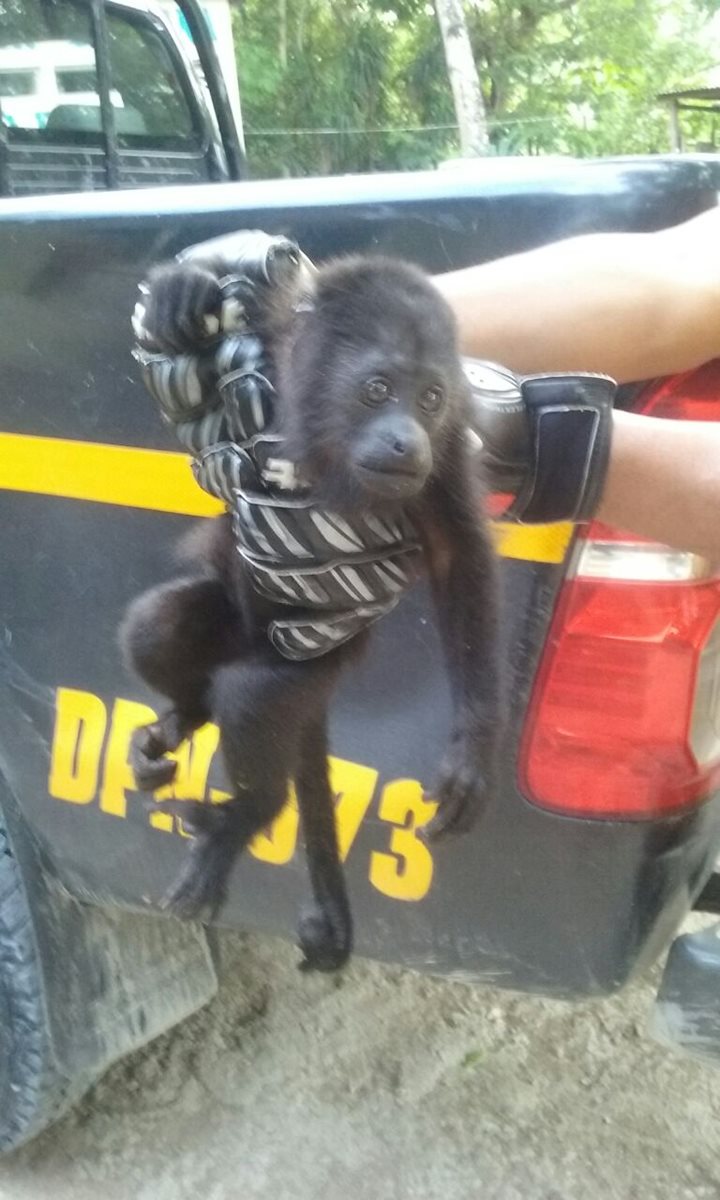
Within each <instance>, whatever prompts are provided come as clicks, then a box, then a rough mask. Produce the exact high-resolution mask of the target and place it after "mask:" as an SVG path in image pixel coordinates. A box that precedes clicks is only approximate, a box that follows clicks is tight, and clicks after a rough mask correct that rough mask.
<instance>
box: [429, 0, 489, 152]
mask: <svg viewBox="0 0 720 1200" xmlns="http://www.w3.org/2000/svg"><path fill="white" fill-rule="evenodd" d="M435 11H436V13H437V17H438V21H439V23H440V32H441V33H442V39H443V46H444V47H445V62H446V64H447V72H448V77H449V79H450V87H451V88H452V93H453V101H454V104H455V113H456V115H457V122H458V126H459V128H460V152H461V154H462V155H463V158H471V157H473V156H474V155H477V154H487V153H488V151H489V149H490V139H489V137H488V129H487V113H486V112H485V102H484V100H483V95H482V92H481V90H480V80H479V79H478V73H477V68H476V66H475V59H474V58H473V52H472V46H471V45H470V35H469V33H468V28H467V24H466V22H465V14H464V12H463V5H462V0H435Z"/></svg>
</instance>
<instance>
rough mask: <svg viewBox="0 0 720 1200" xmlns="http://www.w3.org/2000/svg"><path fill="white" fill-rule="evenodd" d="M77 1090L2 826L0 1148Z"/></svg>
mask: <svg viewBox="0 0 720 1200" xmlns="http://www.w3.org/2000/svg"><path fill="white" fill-rule="evenodd" d="M81 1091H82V1087H81V1086H80V1085H79V1081H78V1080H70V1079H68V1078H66V1077H64V1076H63V1075H62V1074H61V1072H60V1071H59V1070H58V1069H57V1065H56V1063H55V1059H54V1054H53V1049H52V1045H51V1041H50V1033H49V1028H48V1020H47V1012H46V1005H45V994H44V987H43V980H42V974H41V970H40V962H39V957H38V951H37V946H36V944H35V935H34V931H33V926H32V918H31V915H30V908H29V905H28V900H27V895H26V892H25V887H24V884H23V879H22V875H21V873H20V869H19V867H18V864H17V862H16V860H15V858H14V857H13V854H12V851H11V849H10V846H9V844H8V840H7V837H6V834H5V831H4V829H3V828H2V825H0V1153H7V1152H8V1151H10V1150H14V1149H15V1148H16V1147H17V1146H20V1145H21V1144H22V1143H23V1142H26V1141H28V1139H29V1138H31V1137H33V1136H34V1135H35V1134H37V1133H39V1132H40V1130H41V1129H43V1128H44V1127H45V1126H46V1125H48V1124H49V1123H50V1122H51V1121H52V1120H54V1119H55V1118H56V1117H58V1116H59V1115H60V1114H61V1113H62V1112H63V1111H64V1110H65V1109H66V1108H67V1107H68V1106H69V1105H70V1104H71V1103H72V1100H73V1099H74V1098H75V1097H76V1096H77V1095H78V1094H79V1093H80V1092H81Z"/></svg>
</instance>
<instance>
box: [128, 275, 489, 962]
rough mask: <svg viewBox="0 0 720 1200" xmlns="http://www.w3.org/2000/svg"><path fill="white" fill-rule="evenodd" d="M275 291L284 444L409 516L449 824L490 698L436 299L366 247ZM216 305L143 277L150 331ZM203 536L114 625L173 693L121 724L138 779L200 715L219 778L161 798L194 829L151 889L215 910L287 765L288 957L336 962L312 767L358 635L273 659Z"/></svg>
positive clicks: (369, 500) (327, 830) (471, 788)
mask: <svg viewBox="0 0 720 1200" xmlns="http://www.w3.org/2000/svg"><path fill="white" fill-rule="evenodd" d="M154 291H155V292H156V293H157V294H154ZM273 304H274V307H273V309H272V311H268V313H267V314H266V323H265V329H264V330H262V332H264V334H265V336H266V338H267V339H268V340H269V341H270V343H271V349H272V353H273V358H274V360H275V362H276V370H277V376H276V384H277V389H278V395H279V398H280V405H281V409H280V417H281V421H282V427H283V432H284V434H285V437H286V439H287V446H288V457H290V458H292V459H293V460H294V461H296V462H297V463H298V464H299V465H300V467H301V469H302V472H303V474H304V475H305V476H306V477H307V478H308V479H309V480H310V481H311V483H312V487H313V495H314V496H315V497H317V498H318V499H319V500H321V501H325V502H327V504H328V505H331V506H332V507H334V508H336V509H338V510H340V511H344V512H345V513H353V512H355V513H357V512H358V510H367V509H378V510H380V511H388V509H393V508H395V507H397V506H400V507H402V508H404V509H405V511H407V512H408V513H409V514H410V516H411V517H412V519H413V520H414V522H415V524H416V527H417V528H418V530H419V531H420V534H421V539H422V542H423V547H424V551H425V559H426V562H427V568H428V571H429V574H430V578H431V581H432V586H433V590H434V594H435V599H436V603H437V608H438V617H439V622H440V628H441V632H442V636H443V641H444V645H445V650H446V659H447V666H448V671H449V675H450V680H451V686H452V694H453V703H454V727H453V734H452V738H451V744H450V747H449V750H448V753H447V756H446V758H445V760H444V762H443V763H442V765H441V769H440V775H439V780H438V783H437V785H436V787H435V789H434V791H433V792H432V795H433V798H434V799H436V800H437V802H438V810H437V813H436V815H435V817H434V818H433V820H432V821H431V822H430V824H429V825H428V826H427V827H426V830H425V833H426V835H427V836H428V837H431V838H434V837H438V836H440V835H441V834H445V833H450V832H459V831H464V830H466V829H469V828H470V826H471V825H472V823H473V822H474V820H475V819H476V817H477V816H478V814H479V813H480V811H481V810H482V808H483V805H484V803H485V801H486V799H487V797H488V794H489V793H490V792H491V790H492V784H493V772H494V763H495V741H496V731H497V728H498V723H499V720H500V708H499V699H498V668H497V638H496V597H495V567H494V555H493V552H492V550H491V546H490V542H489V537H488V533H487V530H486V526H485V522H484V519H483V517H482V513H481V507H480V505H481V496H480V494H479V490H478V487H477V480H476V479H474V478H473V474H472V473H471V469H470V464H469V460H468V451H467V448H466V428H467V424H468V414H467V407H466V406H467V397H466V385H465V382H464V378H463V374H462V369H461V364H460V360H459V356H458V351H457V347H456V338H455V329H454V321H453V318H452V314H451V313H450V310H449V309H448V307H447V305H446V304H445V302H444V301H443V300H442V298H441V297H440V296H439V294H438V293H437V292H436V290H435V289H434V288H433V287H432V285H431V283H430V282H429V281H428V280H427V278H426V277H425V276H424V275H423V274H422V273H421V272H419V271H417V270H416V269H415V268H413V267H410V266H408V265H406V264H403V263H398V262H393V261H391V260H387V259H375V258H357V259H350V260H345V261H341V262H339V263H336V264H334V265H331V266H329V267H327V268H325V269H323V270H321V271H320V272H319V274H318V277H317V281H316V287H315V292H314V303H313V306H312V308H311V309H310V310H309V311H300V312H295V306H294V300H293V298H292V297H289V296H288V295H287V294H285V295H281V296H280V299H279V300H278V299H277V297H275V299H274V302H273ZM216 307H217V290H216V284H215V281H214V278H213V276H212V275H211V274H210V273H208V272H205V271H203V270H201V269H199V268H198V267H197V266H192V267H191V266H189V265H186V266H180V267H172V268H167V269H164V270H161V271H160V272H159V273H157V274H156V276H155V277H154V282H153V281H151V289H150V296H149V298H148V304H147V309H146V311H147V317H146V324H147V327H148V328H149V329H150V330H151V332H152V334H153V336H154V338H155V340H156V342H157V344H158V345H160V346H162V347H164V348H167V349H172V350H174V349H177V348H186V349H187V348H188V346H189V344H190V342H191V341H192V337H193V336H194V331H195V330H196V329H197V328H198V325H199V323H200V322H201V318H202V314H203V313H204V312H207V311H213V310H214V309H215V308H216ZM378 381H381V382H380V385H378ZM385 388H386V389H387V397H385V396H384V391H385ZM199 554H200V557H201V559H202V562H203V566H204V572H205V573H204V574H203V575H202V576H200V575H198V576H196V577H193V578H185V579H181V580H178V581H176V582H173V583H170V584H165V585H163V586H162V587H160V588H156V589H154V590H153V591H151V592H149V593H147V594H146V595H145V596H142V597H140V599H139V600H137V601H135V603H134V604H133V605H132V606H131V608H130V610H129V612H128V615H127V618H126V621H125V624H124V628H123V633H122V641H123V645H124V647H125V651H126V654H127V657H128V659H129V661H130V663H131V664H132V666H133V667H134V668H135V669H136V670H137V671H138V672H139V674H140V675H142V677H143V678H144V679H145V680H146V681H147V682H148V683H149V684H150V685H151V686H152V687H154V688H156V689H157V690H158V691H160V692H162V693H163V694H164V695H165V696H167V697H168V698H169V699H170V700H171V702H172V706H173V707H172V708H171V709H170V710H169V711H168V712H166V713H165V714H164V715H163V716H161V717H160V718H159V720H158V721H157V722H156V723H155V724H153V725H152V726H149V727H147V728H146V729H142V730H139V731H138V733H137V735H136V738H135V742H134V748H133V765H134V768H135V773H136V778H137V781H138V786H139V787H142V788H147V789H154V788H155V787H157V786H159V785H160V784H162V783H166V782H168V780H169V779H170V778H172V772H173V767H174V764H173V763H172V761H170V762H168V760H165V759H163V754H164V753H165V752H166V751H168V750H172V749H174V748H176V746H177V745H178V744H179V742H180V740H181V739H182V738H183V737H185V736H187V735H188V734H189V733H190V731H191V730H192V729H194V728H196V727H197V726H198V725H199V724H201V723H202V722H203V721H205V720H207V719H208V717H212V718H213V719H214V720H216V721H217V722H218V724H219V726H220V730H221V739H222V748H223V753H224V757H225V761H226V765H227V769H228V774H229V777H230V779H231V781H232V784H233V788H234V795H233V798H232V799H231V800H230V801H229V802H227V803H226V804H224V805H221V806H218V807H213V808H210V806H206V805H195V806H193V805H189V804H188V803H187V802H177V804H176V809H177V811H178V812H180V813H181V814H182V815H183V816H184V817H185V818H187V819H189V822H190V825H191V826H192V825H193V823H194V826H195V832H196V837H195V840H194V842H193V845H192V848H191V851H190V855H189V858H188V862H187V865H186V867H185V870H184V871H183V873H182V876H181V877H180V878H179V880H178V881H177V882H176V884H175V885H174V887H173V888H172V890H171V892H170V893H169V894H168V896H167V897H166V903H167V905H168V906H169V907H171V908H172V909H173V910H174V911H176V912H179V913H181V914H182V915H197V914H198V913H199V912H201V911H202V910H203V909H206V908H209V909H210V910H211V911H212V912H215V911H217V909H218V908H219V906H220V905H221V904H222V902H223V899H224V897H225V893H226V889H227V883H228V877H229V874H230V870H231V868H232V865H233V863H234V861H235V859H236V858H237V855H238V854H239V853H240V851H241V850H242V849H243V848H244V847H245V846H246V845H247V842H248V841H249V840H250V838H252V836H253V835H254V834H255V833H256V832H257V831H258V830H260V829H262V828H263V827H265V826H266V825H267V824H268V823H269V822H270V821H272V819H273V818H274V817H275V816H276V815H277V813H278V812H279V811H280V809H281V807H282V805H283V803H284V801H285V798H286V794H287V786H288V780H289V779H291V778H294V780H295V784H296V789H297V793H298V801H299V806H300V812H301V817H302V823H303V829H304V834H305V839H306V846H307V854H308V861H309V869H310V879H311V885H312V890H313V897H314V903H313V907H312V909H311V910H310V911H308V912H307V913H305V914H304V915H303V916H302V917H301V922H300V928H299V934H300V944H301V947H302V949H303V952H304V956H305V957H304V963H303V965H305V966H307V967H315V968H318V969H322V970H327V969H333V968H335V967H338V966H340V965H342V963H343V962H344V961H345V960H346V958H347V956H348V954H349V953H350V950H351V944H352V924H351V915H350V907H349V903H348V898H347V894H346V890H345V883H344V878H343V873H342V868H341V866H340V862H339V857H338V851H337V840H336V834H335V825H334V809H333V797H332V795H331V793H330V787H329V783H328V777H327V761H326V760H327V744H326V743H327V732H326V727H327V709H328V705H329V702H330V699H331V695H332V691H333V688H334V686H335V684H336V682H337V679H338V676H339V674H340V671H341V669H342V667H343V666H344V665H345V662H346V661H347V660H348V659H350V658H351V657H352V656H353V654H354V653H357V651H358V649H360V648H361V646H360V644H361V643H364V641H365V638H364V636H361V637H359V638H357V639H355V641H354V642H352V643H350V645H349V646H347V647H341V648H340V649H338V650H335V651H333V652H332V653H330V654H327V655H325V656H324V657H322V658H320V659H315V660H313V661H308V662H302V663H295V662H290V661H286V660H284V659H282V658H281V657H280V656H279V655H278V654H277V652H276V651H275V650H274V649H273V648H272V647H271V645H270V643H269V641H268V638H267V635H266V628H267V623H268V620H269V619H270V618H271V617H272V615H273V609H272V607H271V605H269V603H268V602H267V601H263V600H262V599H261V598H260V597H259V596H258V595H256V594H255V592H254V591H253V590H252V588H251V587H250V586H249V584H248V581H247V579H246V578H245V577H244V574H243V570H242V560H241V559H240V558H239V556H238V555H236V554H235V553H234V552H233V542H232V532H231V528H230V524H229V521H228V520H227V518H219V519H218V520H217V521H214V522H211V523H210V526H209V533H208V534H207V535H206V540H205V542H204V544H202V545H201V544H200V543H199ZM274 611H275V612H276V611H277V610H276V609H275V610H274Z"/></svg>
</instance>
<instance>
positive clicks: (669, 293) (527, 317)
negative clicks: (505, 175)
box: [435, 208, 720, 383]
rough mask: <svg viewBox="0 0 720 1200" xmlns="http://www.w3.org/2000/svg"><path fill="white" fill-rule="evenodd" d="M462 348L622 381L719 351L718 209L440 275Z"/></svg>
mask: <svg viewBox="0 0 720 1200" xmlns="http://www.w3.org/2000/svg"><path fill="white" fill-rule="evenodd" d="M435 283H436V285H437V286H438V287H439V289H440V291H441V292H442V293H443V295H444V296H445V298H446V299H447V300H448V302H449V303H450V305H451V307H452V308H453V310H454V312H455V316H456V319H457V321H458V326H459V332H460V345H461V350H462V351H463V353H465V354H468V355H472V356H474V357H477V358H484V359H491V360H493V361H494V362H501V363H503V364H504V365H505V366H507V367H510V368H511V370H513V371H516V372H518V373H521V374H530V373H537V372H542V371H553V372H555V371H597V372H601V373H603V374H607V375H611V376H612V377H613V378H614V379H617V380H618V381H619V382H621V383H622V382H628V381H631V380H636V379H647V378H650V377H652V376H656V375H669V374H673V373H675V372H678V371H684V370H689V369H691V368H692V367H695V366H699V365H700V363H702V362H705V361H707V360H708V359H710V358H713V357H715V356H716V355H717V354H718V353H720V208H713V209H710V210H708V211H707V212H704V213H702V214H701V215H700V216H697V217H694V218H692V220H690V221H686V222H684V223H682V224H680V225H675V226H673V227H671V228H669V229H662V230H659V231H658V232H655V233H597V234H589V235H584V236H582V237H576V238H569V239H567V240H566V241H562V242H554V243H553V244H552V245H549V246H543V247H541V248H540V249H537V250H531V251H528V252H526V253H523V254H517V255H512V256H510V257H507V258H501V259H497V260H495V261H493V262H489V263H483V264H481V265H479V266H476V267H469V268H467V269H465V270H462V271H453V272H451V273H449V274H445V275H438V276H436V277H435Z"/></svg>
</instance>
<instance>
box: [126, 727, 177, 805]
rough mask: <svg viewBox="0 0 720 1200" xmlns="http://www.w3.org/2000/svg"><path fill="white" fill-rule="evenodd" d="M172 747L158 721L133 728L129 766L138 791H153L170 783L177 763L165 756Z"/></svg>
mask: <svg viewBox="0 0 720 1200" xmlns="http://www.w3.org/2000/svg"><path fill="white" fill-rule="evenodd" d="M172 749H174V747H173V746H171V745H169V744H168V742H167V740H166V738H165V737H164V736H163V732H162V729H161V727H160V725H159V723H158V724H153V725H143V726H142V727H141V728H140V729H136V730H135V732H134V733H133V735H132V740H131V742H130V766H131V767H132V769H133V774H134V776H135V783H136V786H137V788H138V791H141V792H154V791H155V790H156V789H157V788H161V787H165V786H166V784H168V783H172V781H173V779H174V778H175V775H176V773H177V766H178V765H177V763H176V762H175V760H174V759H172V758H166V757H165V755H166V754H167V752H168V750H172Z"/></svg>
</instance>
